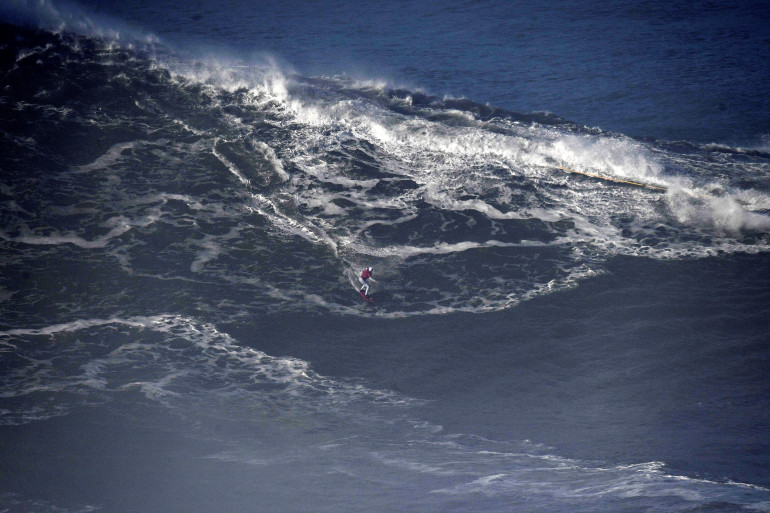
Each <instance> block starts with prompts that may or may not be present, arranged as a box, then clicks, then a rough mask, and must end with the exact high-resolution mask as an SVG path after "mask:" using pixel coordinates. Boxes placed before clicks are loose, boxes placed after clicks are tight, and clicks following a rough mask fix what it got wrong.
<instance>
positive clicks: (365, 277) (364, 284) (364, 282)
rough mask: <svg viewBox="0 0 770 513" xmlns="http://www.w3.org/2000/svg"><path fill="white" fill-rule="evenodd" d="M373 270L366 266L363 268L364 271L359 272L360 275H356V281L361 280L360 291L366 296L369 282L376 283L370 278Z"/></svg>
mask: <svg viewBox="0 0 770 513" xmlns="http://www.w3.org/2000/svg"><path fill="white" fill-rule="evenodd" d="M373 272H374V269H373V268H371V267H367V268H366V269H364V272H362V273H361V276H359V277H358V281H360V282H361V292H363V293H364V296H366V297H369V282H370V281H371V282H372V283H377V280H375V279H374V278H372V273H373Z"/></svg>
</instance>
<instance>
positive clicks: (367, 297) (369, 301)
mask: <svg viewBox="0 0 770 513" xmlns="http://www.w3.org/2000/svg"><path fill="white" fill-rule="evenodd" d="M358 293H359V294H360V295H361V299H363V300H364V301H366V302H367V303H374V299H372V298H370V297H369V296H367V295H366V294H364V291H363V290H359V291H358Z"/></svg>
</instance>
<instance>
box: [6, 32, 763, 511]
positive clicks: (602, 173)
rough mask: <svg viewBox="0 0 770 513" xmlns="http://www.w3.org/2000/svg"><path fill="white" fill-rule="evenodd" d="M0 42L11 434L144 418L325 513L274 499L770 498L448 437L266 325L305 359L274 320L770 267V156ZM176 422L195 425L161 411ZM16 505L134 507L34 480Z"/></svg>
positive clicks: (250, 74) (246, 74) (358, 317)
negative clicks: (82, 420)
mask: <svg viewBox="0 0 770 513" xmlns="http://www.w3.org/2000/svg"><path fill="white" fill-rule="evenodd" d="M2 28H3V30H2V31H1V34H2V35H1V36H0V38H1V39H0V63H1V64H0V67H1V68H2V70H3V75H2V83H1V84H0V89H1V90H2V93H0V94H1V96H0V112H1V113H2V120H1V121H0V130H1V131H2V132H1V133H0V137H2V141H3V151H2V152H1V153H0V170H2V179H1V180H0V205H1V206H2V207H1V208H2V210H1V212H2V223H0V255H1V256H2V262H1V263H0V266H1V267H2V281H1V282H0V287H1V288H0V300H2V303H1V304H2V305H3V309H2V314H1V315H0V327H1V331H0V355H1V356H2V364H3V374H2V375H1V376H0V385H1V386H2V388H1V391H0V397H1V398H2V405H1V406H0V424H1V425H2V427H3V428H4V429H6V430H7V432H8V433H17V431H13V429H17V428H23V427H25V426H28V425H29V424H33V423H39V422H43V421H49V422H54V421H56V420H57V419H58V420H61V418H63V417H68V416H70V417H71V416H74V415H76V414H78V412H81V411H83V410H84V409H85V410H88V411H107V412H109V413H110V414H111V415H112V414H117V415H119V416H121V418H125V419H129V420H130V421H131V422H135V423H137V424H141V426H142V429H157V430H159V431H162V432H163V436H166V437H167V440H169V441H173V442H174V443H181V442H179V440H178V438H179V436H181V437H182V438H184V439H185V440H187V441H191V442H190V443H194V444H200V445H196V447H197V448H196V449H195V450H191V452H190V454H192V456H190V461H193V462H195V464H196V465H204V464H211V465H214V464H223V465H224V464H228V465H237V467H232V468H237V469H238V471H239V472H240V471H242V469H243V468H247V469H248V470H247V471H246V472H247V475H248V476H250V477H252V478H254V481H253V482H256V483H262V484H253V483H252V484H253V486H254V487H256V488H251V489H249V490H251V491H250V492H249V493H252V494H253V495H252V496H251V497H252V498H253V497H254V496H256V497H259V496H260V493H276V492H275V491H274V490H272V489H271V488H270V484H269V483H271V482H272V483H279V485H282V486H283V487H284V488H291V487H294V488H293V489H294V490H301V491H302V493H301V494H299V495H300V496H301V497H306V498H305V499H297V498H296V497H288V495H292V494H290V493H288V492H287V497H283V496H281V497H279V498H276V499H275V500H276V502H275V503H270V504H265V505H264V506H265V511H281V510H282V507H283V506H285V505H286V504H288V503H290V500H299V501H300V502H301V501H305V502H304V503H301V504H300V508H299V510H314V511H342V510H345V509H346V506H348V505H349V504H350V502H349V501H351V500H353V501H356V502H357V503H358V504H364V505H368V506H363V507H361V510H372V511H374V510H377V511H397V510H404V509H403V508H404V507H406V506H405V505H409V507H412V508H414V509H415V510H419V511H467V510H468V507H471V509H475V510H479V511H482V510H483V511H510V510H517V511H543V510H549V509H550V510H563V508H564V507H567V506H569V507H577V508H578V509H582V510H589V509H590V510H591V511H672V510H695V509H688V508H701V507H702V508H704V510H705V509H707V508H708V510H709V511H734V510H735V509H736V508H744V507H745V508H751V509H752V510H760V511H761V510H767V504H768V503H769V501H770V498H769V497H770V496H769V495H768V493H769V492H768V490H767V489H765V488H762V487H759V486H754V485H749V484H740V483H735V482H731V481H729V480H725V479H722V480H719V479H710V478H709V479H706V478H700V477H685V476H681V475H675V474H674V473H670V472H668V471H667V470H666V469H665V465H664V464H663V463H661V462H658V461H650V462H643V463H638V462H637V463H632V464H617V463H612V464H606V465H605V464H602V463H600V462H596V461H589V460H587V459H580V458H568V457H563V456H557V455H554V451H553V450H551V449H549V448H548V447H545V446H543V445H540V444H539V443H538V442H537V441H535V442H529V441H519V442H501V441H493V440H490V439H487V438H484V437H481V436H477V435H459V434H447V433H445V432H444V430H443V428H442V427H441V426H439V425H437V424H435V423H432V422H429V421H426V420H423V418H422V417H421V415H420V412H421V411H423V412H424V411H429V410H430V401H426V400H424V399H422V398H420V397H412V395H420V394H408V393H402V392H398V391H393V390H389V389H386V388H388V387H380V386H375V385H372V384H371V383H367V382H365V381H363V380H359V379H352V378H351V379H347V378H334V377H328V376H326V375H324V374H323V373H321V372H317V371H314V370H312V369H311V367H310V363H309V362H308V361H306V360H304V359H301V358H297V357H292V356H273V355H271V354H268V352H265V351H263V350H260V349H254V348H251V347H250V345H251V343H249V342H246V339H247V336H246V335H245V333H247V332H248V333H251V335H250V336H251V337H256V338H257V339H258V340H257V342H254V343H253V345H259V344H265V345H267V346H270V347H272V348H274V349H276V351H275V352H276V354H285V352H284V351H289V352H290V349H289V348H290V347H291V345H290V342H291V341H285V342H286V345H285V346H281V345H280V343H277V342H273V343H272V345H271V342H270V341H269V340H265V339H266V338H268V337H267V335H264V332H261V331H260V330H261V328H263V327H264V325H266V324H269V323H270V319H273V318H280V319H285V318H290V319H291V318H299V317H302V318H305V319H306V318H311V319H315V318H328V317H332V318H334V319H335V320H336V321H335V322H337V321H338V322H340V323H348V324H352V325H357V323H363V322H365V321H371V320H374V321H376V322H380V323H387V322H406V321H409V322H411V321H414V320H415V319H416V320H417V321H419V322H422V321H424V320H425V319H431V322H433V321H432V319H442V318H449V317H451V318H454V317H452V316H451V315H449V314H455V313H463V314H491V313H492V312H504V313H509V312H511V311H512V310H514V307H518V306H521V305H522V304H525V303H527V302H530V300H532V299H534V298H538V297H544V296H547V295H549V294H554V293H557V292H563V291H567V290H569V289H572V288H574V287H576V286H578V285H579V284H583V283H586V282H591V281H592V280H594V279H596V278H597V277H598V276H600V275H603V274H605V273H606V272H607V270H608V267H609V265H610V264H611V262H613V261H616V260H617V258H618V257H629V258H638V259H643V260H645V261H651V262H656V263H657V262H666V263H668V262H679V261H688V262H689V261H693V260H697V259H702V258H704V257H716V256H719V257H725V256H731V255H738V254H740V255H745V254H749V255H759V256H762V255H763V254H765V253H767V252H768V249H770V154H768V153H767V152H766V151H765V150H764V149H763V148H749V149H747V148H733V147H726V146H714V145H709V146H703V145H697V144H690V143H671V142H668V141H655V140H638V139H632V138H629V137H626V136H623V135H620V134H614V133H606V132H602V131H600V130H597V129H588V128H585V127H582V126H579V125H576V124H574V123H571V122H567V121H564V120H562V119H560V118H558V117H557V116H554V115H545V114H543V115H530V114H520V113H515V112H510V111H506V110H501V109H496V108H494V107H490V106H486V105H480V104H476V103H473V102H471V101H467V100H462V99H451V98H440V97H436V96H432V95H428V94H425V93H423V92H420V91H414V90H407V89H397V88H391V87H388V86H386V85H383V84H379V83H369V82H361V81H355V80H351V79H350V78H348V77H312V78H311V77H304V76H300V75H297V74H293V73H290V72H287V71H284V70H282V69H280V68H278V67H275V66H261V67H257V66H246V65H244V64H243V63H240V62H236V61H228V60H226V59H216V60H204V59H193V58H190V57H187V56H183V55H179V54H177V53H174V52H173V51H171V50H169V49H167V48H164V47H162V46H161V45H159V44H158V42H157V41H155V40H153V39H152V38H149V39H142V38H140V39H131V40H125V39H120V38H118V37H116V36H115V34H109V33H98V34H93V33H90V34H89V35H83V32H88V30H85V31H81V33H80V34H75V33H73V32H69V31H66V30H63V31H60V32H50V31H33V30H27V29H22V28H18V27H15V26H11V25H4V26H3V27H2ZM365 266H373V267H374V268H375V278H376V279H377V280H378V284H377V285H375V287H374V289H373V290H374V298H375V303H374V305H373V306H372V305H367V304H364V303H363V302H362V301H361V300H360V298H359V297H358V295H357V293H356V290H355V289H357V287H358V285H357V281H356V280H357V275H358V273H359V272H360V271H361V269H362V268H363V267H365ZM440 316H443V317H440ZM255 319H256V320H255ZM351 319H352V320H351ZM394 319H395V320H394ZM383 325H384V324H378V326H380V327H382V326H383ZM433 325H435V324H431V326H433ZM223 326H226V327H228V329H230V330H232V331H233V332H236V331H237V332H239V334H238V335H234V334H229V333H228V332H226V331H225V328H223ZM304 326H308V324H304ZM391 326H392V325H391ZM399 326H400V325H399ZM268 331H269V330H268ZM254 333H257V335H254ZM260 334H262V336H263V338H260V337H259V335H260ZM249 340H253V339H249ZM304 349H307V348H304ZM418 361H419V359H418ZM457 365H458V367H459V366H461V364H459V363H458V364H457ZM394 388H395V387H394ZM426 395H429V394H426ZM89 408H90V409H91V410H89ZM148 411H149V412H151V413H147V412H148ZM161 415H169V416H170V417H171V418H173V419H174V420H173V421H169V422H172V423H173V424H174V426H177V428H178V429H179V433H181V435H179V434H178V433H177V432H174V434H173V435H169V434H168V433H167V432H166V431H165V430H164V429H163V428H161V427H159V424H160V421H156V420H148V419H155V418H156V417H159V416H161ZM145 422H147V423H148V424H149V425H151V426H152V428H147V425H146V424H145ZM254 433H258V434H259V437H257V436H256V435H254ZM257 438H259V439H257ZM73 443H74V442H73ZM211 445H214V446H215V447H216V449H214V450H211V449H208V448H209V447H210V446H211ZM76 446H77V445H76ZM202 447H206V448H207V449H208V450H207V449H203V448H202ZM112 451H113V452H108V454H113V455H114V454H116V452H115V451H117V450H116V449H113V450H112ZM8 452H9V454H10V450H9V451H8ZM7 455H8V454H6V456H7ZM25 455H26V453H22V452H20V453H18V454H17V453H14V454H13V456H14V458H16V459H13V462H14V465H17V466H19V468H21V465H22V464H21V463H19V462H20V461H22V460H23V459H24V457H25ZM123 456H124V455H123ZM9 457H10V456H9ZM100 457H101V456H100ZM94 460H95V461H97V462H99V461H102V460H99V459H98V457H97V456H94ZM131 461H133V460H131ZM201 461H203V462H204V463H201ZM210 462H214V463H210ZM169 465H170V464H169ZM181 466H182V465H181V464H180V467H181ZM14 468H16V467H14ZM206 468H207V469H208V468H209V467H206ZM216 468H218V469H219V468H221V467H216ZM163 470H169V469H168V468H166V467H163ZM175 470H177V471H178V470H179V469H178V468H177V469H175ZM143 471H144V470H141V469H140V470H136V475H139V474H140V473H141V472H143ZM158 472H160V470H158ZM189 472H193V470H189ZM222 472H225V471H224V470H222ZM234 474H235V472H234V471H233V473H232V474H228V475H227V476H225V477H230V478H235V477H234ZM20 475H21V476H22V477H21V478H17V479H23V478H24V476H27V475H28V474H24V473H22V474H20ZM201 475H205V472H204V471H201ZM297 475H303V476H304V475H311V476H313V478H312V479H310V480H309V481H302V480H301V479H298V478H297V477H296V476H297ZM404 476H409V477H406V478H405V477H404ZM223 479H224V477H223ZM260 480H261V481H260ZM271 480H272V481H271ZM301 481H302V482H301ZM14 482H15V481H14ZM264 483H268V484H264ZM9 486H10V485H9ZM21 486H22V485H19V487H20V488H19V489H22V488H21ZM279 488H280V486H279ZM24 489H26V488H24ZM335 490H336V491H337V492H335ZM115 493H116V494H118V495H116V496H121V495H120V493H122V492H117V491H115ZM324 494H325V495H324ZM193 495H195V494H193ZM319 495H322V496H321V499H319V500H318V501H316V498H317V497H318V496H319ZM84 497H86V496H85V495H84ZM309 497H312V498H313V501H312V502H310V501H309V499H308V498H309ZM351 497H352V499H351ZM157 500H159V501H160V503H159V504H160V506H168V507H170V505H171V504H173V503H172V502H170V501H171V500H172V499H171V498H170V497H166V500H167V501H169V502H168V503H164V502H163V501H162V499H157ZM208 500H213V499H210V498H209V499H208ZM191 501H192V499H191ZM282 501H283V502H282ZM65 502H66V501H65ZM75 502H77V501H75ZM0 503H2V504H4V505H5V507H7V508H9V509H11V510H14V511H15V510H18V511H25V510H28V509H34V508H37V509H39V510H45V511H61V510H72V511H94V510H96V509H100V507H101V506H99V504H107V505H109V504H111V503H110V501H109V500H108V499H105V498H103V499H102V501H101V502H99V501H98V500H95V502H91V498H90V496H89V498H84V499H83V502H81V503H76V504H68V503H62V502H57V501H56V500H54V499H43V498H41V499H37V498H36V497H32V498H27V497H24V496H21V495H19V494H16V493H12V492H6V489H2V490H0ZM207 504H208V503H206V502H205V500H204V502H199V503H192V502H191V503H190V504H187V506H188V510H199V509H196V508H202V507H205V506H206V505H207ZM234 504H235V503H234ZM319 504H320V505H319ZM154 505H155V506H158V504H154ZM124 507H125V506H124ZM212 507H213V506H212ZM189 508H192V509H189ZM763 508H764V509H763ZM232 510H233V511H235V510H239V509H238V508H236V507H235V506H233V509H232ZM245 510H246V509H244V511H245ZM284 510H285V509H284Z"/></svg>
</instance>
